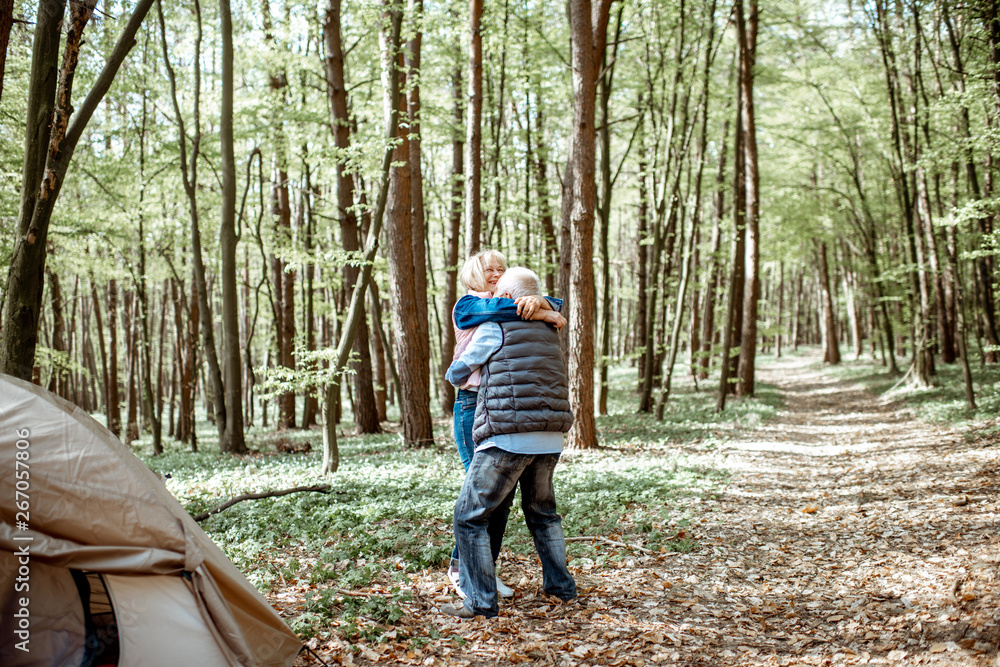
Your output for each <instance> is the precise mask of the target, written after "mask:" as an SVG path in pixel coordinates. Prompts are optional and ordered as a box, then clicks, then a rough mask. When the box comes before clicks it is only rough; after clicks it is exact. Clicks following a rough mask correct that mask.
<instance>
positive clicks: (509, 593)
mask: <svg viewBox="0 0 1000 667" xmlns="http://www.w3.org/2000/svg"><path fill="white" fill-rule="evenodd" d="M497 595H499V596H500V597H502V598H512V597H514V589H513V588H511V587H510V586H508V585H507V584H505V583H503V582H502V581H500V577H497Z"/></svg>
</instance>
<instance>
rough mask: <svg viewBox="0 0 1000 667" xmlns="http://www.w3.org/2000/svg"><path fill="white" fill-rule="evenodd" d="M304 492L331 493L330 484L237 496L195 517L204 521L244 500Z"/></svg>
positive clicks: (196, 519)
mask: <svg viewBox="0 0 1000 667" xmlns="http://www.w3.org/2000/svg"><path fill="white" fill-rule="evenodd" d="M303 491H315V492H316V493H330V485H329V484H316V485H313V486H296V487H294V488H291V489H281V490H279V491H258V492H257V493H244V494H242V495H239V496H236V497H235V498H230V499H229V500H227V501H226V502H224V503H222V504H221V505H217V506H215V507H213V508H212V509H210V510H208V511H206V512H202V513H201V514H196V515H194V517H193V518H194V520H195V521H204V520H205V519H207V518H208V517H210V516H212V515H213V514H218V513H219V512H221V511H222V510H226V509H229V508H230V507H232V506H233V505H235V504H236V503H241V502H243V501H244V500H260V499H261V498H277V497H278V496H287V495H288V494H290V493H301V492H303Z"/></svg>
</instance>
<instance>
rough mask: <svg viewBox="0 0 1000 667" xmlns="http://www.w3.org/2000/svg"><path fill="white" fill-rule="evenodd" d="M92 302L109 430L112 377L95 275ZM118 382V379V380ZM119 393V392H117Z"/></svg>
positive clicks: (91, 291)
mask: <svg viewBox="0 0 1000 667" xmlns="http://www.w3.org/2000/svg"><path fill="white" fill-rule="evenodd" d="M90 301H91V303H92V304H93V309H94V323H95V325H96V328H97V345H98V349H99V350H100V352H101V381H102V382H103V385H102V387H103V390H104V391H103V393H104V418H105V423H106V424H107V425H108V428H111V375H110V374H109V372H108V352H107V346H106V345H105V344H104V323H103V320H102V319H101V301H100V299H99V298H98V296H97V283H96V282H94V275H93V273H91V275H90ZM116 381H117V379H116ZM116 393H117V392H116Z"/></svg>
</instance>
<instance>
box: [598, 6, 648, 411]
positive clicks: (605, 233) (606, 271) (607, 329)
mask: <svg viewBox="0 0 1000 667" xmlns="http://www.w3.org/2000/svg"><path fill="white" fill-rule="evenodd" d="M624 10H625V5H624V4H621V5H619V6H618V20H617V22H616V24H615V25H616V28H615V41H614V44H613V46H612V49H611V54H610V60H611V62H610V63H609V62H608V54H607V50H606V49H604V48H602V49H601V51H602V52H603V53H602V57H601V72H602V76H601V80H600V106H601V130H600V134H599V136H600V142H601V198H600V203H599V205H598V213H599V215H600V220H601V226H600V249H601V356H600V358H599V359H598V367H599V368H600V382H599V392H598V412H599V414H602V415H606V414H608V361H609V359H610V357H611V253H610V249H609V247H608V239H609V237H610V233H611V193H612V183H611V116H610V113H609V107H610V103H611V89H612V84H613V83H614V75H615V62H616V60H617V57H618V41H619V37H620V35H621V27H622V12H624ZM639 122H640V123H641V122H643V120H642V119H641V118H640V120H639Z"/></svg>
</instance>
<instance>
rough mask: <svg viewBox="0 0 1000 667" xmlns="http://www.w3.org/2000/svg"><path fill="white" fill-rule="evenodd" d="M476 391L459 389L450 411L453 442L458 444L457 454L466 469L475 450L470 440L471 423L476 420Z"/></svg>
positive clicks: (477, 395)
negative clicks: (452, 423)
mask: <svg viewBox="0 0 1000 667" xmlns="http://www.w3.org/2000/svg"><path fill="white" fill-rule="evenodd" d="M477 398H479V392H478V391H469V390H468V389H459V390H458V394H456V396H455V409H454V410H453V411H452V416H453V419H454V426H455V444H456V445H457V446H458V456H459V458H461V459H462V466H463V467H464V468H465V469H466V470H468V469H469V465H470V464H471V463H472V455H473V454H474V453H475V452H476V444H475V443H474V442H472V424H473V422H474V421H475V420H476V399H477Z"/></svg>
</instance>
